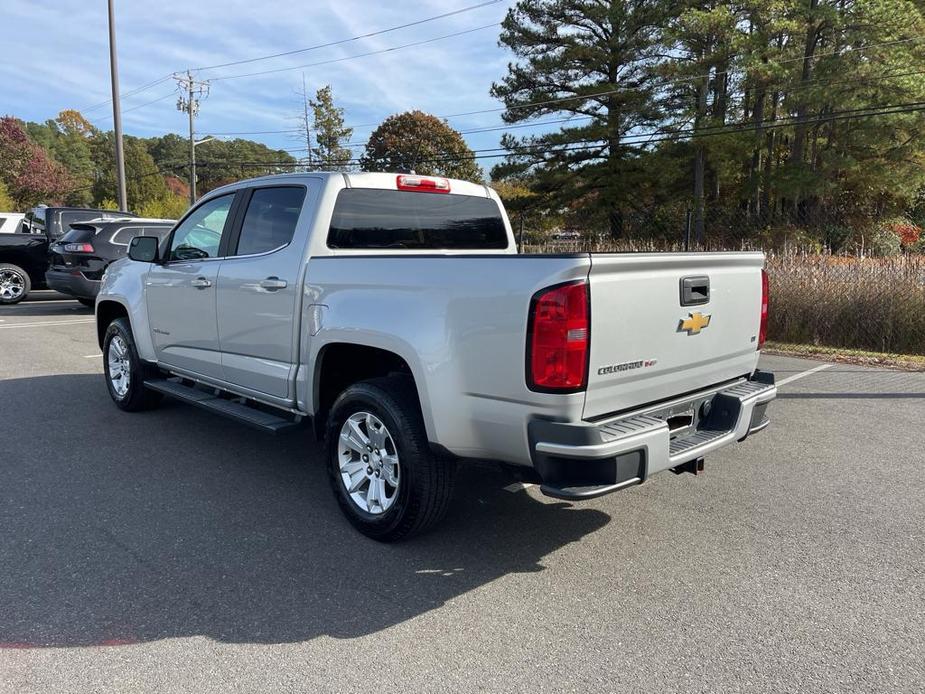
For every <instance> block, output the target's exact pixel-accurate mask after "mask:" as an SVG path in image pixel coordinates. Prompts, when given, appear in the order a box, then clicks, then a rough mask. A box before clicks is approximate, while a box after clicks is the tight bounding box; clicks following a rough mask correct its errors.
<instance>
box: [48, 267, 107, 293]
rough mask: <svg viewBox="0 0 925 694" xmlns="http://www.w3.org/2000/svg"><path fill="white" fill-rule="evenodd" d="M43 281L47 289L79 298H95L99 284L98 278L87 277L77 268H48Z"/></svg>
mask: <svg viewBox="0 0 925 694" xmlns="http://www.w3.org/2000/svg"><path fill="white" fill-rule="evenodd" d="M45 283H46V284H47V285H48V288H49V289H54V290H55V291H56V292H61V293H62V294H67V295H68V296H73V297H77V298H79V299H95V298H96V295H97V294H98V293H99V291H100V284H101V282H100V281H99V280H90V279H87V278H86V277H84V275H83V274H82V273H81V272H80V271H79V270H48V271H47V272H46V273H45Z"/></svg>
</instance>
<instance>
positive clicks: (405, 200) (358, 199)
mask: <svg viewBox="0 0 925 694" xmlns="http://www.w3.org/2000/svg"><path fill="white" fill-rule="evenodd" d="M328 246H329V247H330V248H410V249H430V250H450V249H470V250H478V249H496V248H507V232H506V231H505V228H504V220H503V219H502V217H501V210H500V209H499V207H498V204H497V203H496V202H495V201H494V200H492V199H491V198H480V197H475V196H472V195H444V194H439V193H418V192H411V191H400V190H373V189H369V188H348V189H346V190H342V191H341V192H340V193H339V194H338V196H337V202H336V203H335V205H334V215H333V217H332V219H331V229H330V232H329V233H328Z"/></svg>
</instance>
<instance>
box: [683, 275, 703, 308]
mask: <svg viewBox="0 0 925 694" xmlns="http://www.w3.org/2000/svg"><path fill="white" fill-rule="evenodd" d="M709 302H710V278H709V277H707V276H706V275H700V276H698V277H682V278H681V305H682V306H700V305H701V304H707V303H709Z"/></svg>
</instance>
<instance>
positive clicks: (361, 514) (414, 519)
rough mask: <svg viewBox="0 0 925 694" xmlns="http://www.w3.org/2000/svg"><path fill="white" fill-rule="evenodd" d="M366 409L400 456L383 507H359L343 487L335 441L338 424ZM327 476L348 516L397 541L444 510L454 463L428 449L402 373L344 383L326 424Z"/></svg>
mask: <svg viewBox="0 0 925 694" xmlns="http://www.w3.org/2000/svg"><path fill="white" fill-rule="evenodd" d="M358 412H369V413H371V414H373V415H375V416H376V417H378V418H379V420H381V422H382V423H383V424H384V425H385V426H386V427H387V429H388V430H389V433H390V434H391V436H392V440H393V441H394V444H395V448H396V452H397V454H398V457H399V466H400V481H399V484H398V489H397V492H396V493H397V498H396V499H395V501H394V502H393V503H392V505H391V506H390V507H389V508H388V509H387V510H386V511H385V512H384V513H380V514H378V515H373V514H371V513H368V512H366V511H365V510H363V509H361V508H360V507H359V506H358V505H357V504H356V503H354V501H353V499H351V498H350V495H349V494H348V492H347V489H346V488H345V486H344V483H343V481H342V478H341V474H340V466H339V462H338V442H339V438H340V431H341V427H342V426H343V424H344V422H345V421H346V420H347V419H348V418H349V417H350V416H351V415H353V414H356V413H358ZM325 441H326V448H327V450H326V456H327V464H328V476H329V478H330V481H331V486H332V488H333V490H334V496H335V497H336V498H337V502H338V504H340V508H341V510H342V511H343V512H344V515H345V516H347V520H349V521H350V523H351V524H352V525H353V526H354V527H355V528H356V529H357V530H359V531H360V532H361V533H363V534H364V535H366V536H367V537H370V538H372V539H374V540H378V541H380V542H395V541H397V540H402V539H406V538H408V537H411V536H412V535H416V534H418V533H421V532H423V531H425V530H427V529H428V528H430V527H432V526H433V525H434V524H436V523H437V522H438V521H439V520H440V519H441V518H442V517H443V515H444V513H446V509H447V506H448V505H449V501H450V498H451V497H452V487H453V478H454V473H455V471H456V466H455V463H454V462H453V461H450V460H444V459H442V458H438V457H437V456H435V455H434V454H433V452H432V451H431V450H430V446H429V444H428V442H427V433H426V431H425V429H424V420H423V418H422V417H421V409H420V405H419V404H418V399H417V394H416V392H415V390H414V384H413V383H412V382H411V380H410V379H408V378H406V377H403V376H388V377H384V378H375V379H371V380H368V381H361V382H360V383H356V384H354V385H352V386H350V387H349V388H347V389H346V390H345V391H344V392H343V393H341V395H340V397H338V398H337V401H336V402H335V403H334V406H333V407H332V408H331V413H330V415H329V416H328V422H327V430H326V436H325Z"/></svg>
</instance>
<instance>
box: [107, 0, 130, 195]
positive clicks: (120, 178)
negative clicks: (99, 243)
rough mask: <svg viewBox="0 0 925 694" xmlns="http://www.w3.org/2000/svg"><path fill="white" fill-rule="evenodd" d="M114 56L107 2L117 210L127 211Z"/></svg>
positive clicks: (113, 17)
mask: <svg viewBox="0 0 925 694" xmlns="http://www.w3.org/2000/svg"><path fill="white" fill-rule="evenodd" d="M116 56H117V54H116V14H115V10H114V9H113V0H109V71H110V77H111V78H112V121H113V131H114V132H113V134H114V135H115V139H116V188H117V191H116V194H117V195H118V198H119V209H120V210H122V211H123V212H127V211H128V200H127V197H128V196H127V195H126V193H125V150H124V149H123V146H122V104H121V103H120V102H119V63H118V59H117V57H116Z"/></svg>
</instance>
